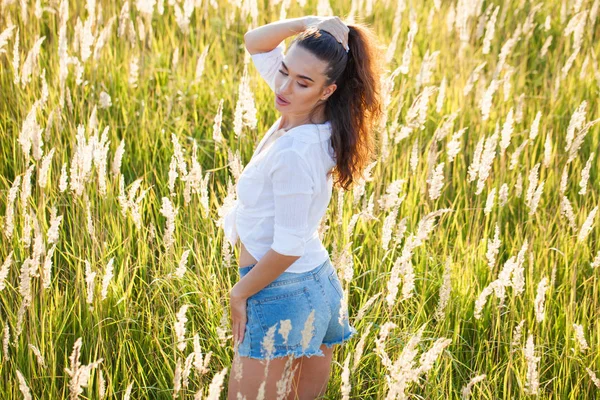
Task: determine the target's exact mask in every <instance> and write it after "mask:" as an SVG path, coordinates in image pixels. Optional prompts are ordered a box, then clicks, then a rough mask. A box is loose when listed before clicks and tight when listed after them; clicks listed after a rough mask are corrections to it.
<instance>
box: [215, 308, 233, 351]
mask: <svg viewBox="0 0 600 400" xmlns="http://www.w3.org/2000/svg"><path fill="white" fill-rule="evenodd" d="M228 323H229V316H228V310H227V308H225V309H224V310H223V315H221V320H220V321H219V326H217V336H218V337H219V341H220V342H221V345H222V346H224V345H225V342H226V341H227V339H229V338H231V337H233V335H229V336H228V335H227V331H228V329H227V324H228Z"/></svg>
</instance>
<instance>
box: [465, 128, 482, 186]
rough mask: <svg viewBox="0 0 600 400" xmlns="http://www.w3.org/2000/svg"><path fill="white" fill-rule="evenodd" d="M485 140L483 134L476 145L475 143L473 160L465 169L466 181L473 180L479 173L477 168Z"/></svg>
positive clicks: (479, 164)
mask: <svg viewBox="0 0 600 400" xmlns="http://www.w3.org/2000/svg"><path fill="white" fill-rule="evenodd" d="M484 141H485V136H482V137H480V138H479V141H478V142H477V145H475V152H474V153H473V160H472V161H471V164H470V165H469V170H468V171H467V173H468V176H467V182H473V181H474V180H475V179H476V178H477V175H478V174H479V168H480V166H481V155H482V153H483V144H484Z"/></svg>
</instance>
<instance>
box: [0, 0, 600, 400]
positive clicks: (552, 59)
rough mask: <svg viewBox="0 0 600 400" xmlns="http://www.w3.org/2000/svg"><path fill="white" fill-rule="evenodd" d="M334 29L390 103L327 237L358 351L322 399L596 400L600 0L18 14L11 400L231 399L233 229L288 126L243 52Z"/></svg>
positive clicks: (5, 284)
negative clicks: (310, 20)
mask: <svg viewBox="0 0 600 400" xmlns="http://www.w3.org/2000/svg"><path fill="white" fill-rule="evenodd" d="M159 5H161V7H159ZM328 6H330V7H331V9H332V12H333V14H334V15H339V16H342V17H346V16H348V15H354V18H356V19H357V20H361V21H365V22H367V23H368V24H370V25H371V26H372V28H373V29H374V30H375V31H376V32H377V34H378V35H379V37H380V39H381V42H382V43H383V44H384V45H385V46H384V47H383V50H382V51H387V56H388V57H387V59H388V61H389V63H388V65H387V66H386V69H387V72H386V74H385V76H383V77H382V79H383V80H384V82H385V83H386V85H384V86H385V87H387V88H388V89H389V91H386V92H384V93H383V95H384V96H385V100H386V104H387V110H386V119H385V121H384V123H383V124H382V125H381V126H379V127H376V129H374V130H373V134H374V135H376V137H377V141H378V143H379V147H378V154H379V157H378V159H377V161H375V162H374V163H373V164H372V165H371V166H370V167H369V169H368V171H367V173H366V174H365V175H366V176H365V179H364V180H361V181H359V182H357V184H356V186H355V188H354V189H353V190H352V191H349V192H344V191H341V190H336V191H335V193H334V195H333V197H332V202H331V203H332V204H330V207H329V209H328V212H327V214H326V216H325V217H324V218H323V222H322V226H321V229H320V233H321V236H322V239H323V242H324V244H325V245H326V246H327V247H328V249H330V251H331V254H332V261H333V264H334V265H335V266H336V267H337V268H339V270H340V276H341V277H342V278H343V279H342V280H343V284H344V289H345V292H346V295H345V298H346V299H347V303H348V304H347V306H348V309H349V312H350V322H351V324H353V325H354V326H355V327H356V328H357V330H358V332H359V335H357V339H356V340H355V341H354V340H353V341H350V342H349V343H348V344H346V345H345V346H343V347H339V348H336V352H335V362H334V364H333V368H332V378H331V380H330V382H329V387H328V391H327V396H326V397H327V398H361V399H363V398H369V399H379V398H381V399H395V398H405V397H407V396H412V397H415V398H416V397H420V398H421V397H422V398H427V399H433V398H444V399H445V398H460V397H464V398H466V397H469V396H472V397H473V398H481V399H491V398H507V399H512V398H526V397H538V398H543V399H546V398H548V399H549V398H595V397H596V396H597V393H598V390H600V381H599V380H598V378H597V377H596V376H597V374H598V373H600V359H599V358H598V354H600V352H599V351H598V349H599V346H600V328H599V325H598V322H597V321H598V317H599V311H598V310H599V309H600V299H599V290H598V277H599V274H600V269H599V268H598V267H599V266H600V244H599V243H600V242H599V240H598V239H599V237H600V228H599V227H598V226H599V224H598V223H597V219H598V217H597V215H596V212H597V209H598V205H599V196H598V194H599V189H600V187H599V186H598V182H599V180H598V173H599V172H600V171H599V163H598V153H599V152H598V148H599V146H600V135H599V130H598V124H597V122H598V118H600V117H599V114H600V104H599V102H598V91H599V89H600V70H599V67H598V60H597V56H598V53H599V52H600V47H599V46H598V43H600V40H599V34H600V32H599V29H600V28H599V24H598V22H597V15H598V11H599V1H598V0H593V1H592V0H579V1H573V2H569V1H566V0H563V1H557V0H551V1H545V2H541V3H533V2H529V1H526V0H520V1H517V0H515V1H512V2H508V1H507V2H467V1H461V0H458V1H456V2H454V1H451V2H443V4H442V2H441V1H439V0H437V1H433V2H414V3H412V4H410V3H409V2H406V3H405V2H404V1H402V0H401V1H398V2H394V1H390V0H385V1H383V0H382V1H369V0H368V1H367V2H355V3H353V4H351V3H350V2H343V1H337V2H333V3H331V4H329V3H327V2H326V1H320V2H319V3H316V2H314V1H310V2H298V3H296V2H294V3H293V4H290V3H288V2H283V3H278V4H272V3H269V4H266V3H264V2H261V4H259V5H258V6H257V7H258V8H255V7H253V6H252V3H251V2H248V3H245V2H244V3H234V2H216V1H204V2H200V1H197V2H186V3H183V2H179V1H174V0H173V1H168V2H164V1H163V2H158V3H156V4H155V3H154V2H152V1H149V2H146V3H145V2H128V3H125V2H123V1H119V2H110V1H100V2H98V3H95V2H94V1H88V2H87V3H84V2H82V1H78V2H75V3H72V4H67V3H66V2H64V1H63V2H61V1H58V0H53V1H43V2H26V1H24V2H17V1H8V0H4V1H3V2H2V3H1V5H0V11H1V12H0V91H1V96H0V190H1V193H0V222H1V225H0V226H2V234H0V244H1V246H0V328H1V329H2V331H1V332H2V343H3V345H2V351H1V352H0V355H1V362H0V397H1V398H7V399H8V398H10V399H12V398H67V397H70V398H76V397H78V396H81V397H85V398H102V397H108V398H129V397H131V398H140V399H141V398H144V399H146V398H153V399H154V398H161V399H162V398H173V397H179V398H194V397H195V398H201V397H202V398H204V397H208V398H215V399H216V398H219V393H220V395H221V396H223V394H224V390H223V391H221V389H222V386H223V385H224V384H223V382H224V380H226V379H229V375H230V371H231V363H232V357H233V346H232V342H231V339H232V336H231V329H230V321H229V313H228V294H229V290H230V288H231V286H232V285H233V284H234V283H235V281H236V280H237V279H238V273H237V269H236V268H237V263H236V257H235V255H234V253H233V250H232V249H231V248H230V247H229V246H228V245H227V241H226V240H224V237H223V231H222V225H221V217H222V215H223V213H224V211H225V210H226V208H227V206H228V205H229V204H230V203H231V200H232V198H233V196H235V190H234V185H235V182H236V180H237V178H238V177H239V174H240V172H241V169H242V168H243V166H244V164H245V163H246V162H247V161H248V160H249V158H250V156H251V154H252V151H253V149H254V147H255V144H256V142H257V140H258V139H260V137H261V135H262V134H263V132H265V130H266V129H267V128H268V127H269V126H270V125H271V124H272V122H273V121H274V119H275V118H276V115H275V109H274V107H273V103H272V102H273V98H272V96H273V95H272V93H271V92H270V91H269V89H268V87H267V85H266V84H265V83H264V82H262V81H261V80H260V78H259V76H258V74H257V72H256V71H255V70H254V69H253V67H252V66H251V65H250V64H251V63H250V59H249V56H248V54H245V50H244V46H243V34H244V33H245V32H246V31H247V30H248V29H249V28H251V27H253V26H256V25H257V24H264V23H267V22H270V21H273V20H276V19H278V18H280V16H281V15H286V16H287V17H297V16H302V15H307V14H317V13H319V12H323V11H322V10H327V8H328ZM113 17H114V18H113ZM105 28H106V29H105ZM150 28H151V29H150ZM103 29H105V31H104V33H101V32H102V31H103ZM103 43H104V44H103ZM245 63H248V65H247V66H245ZM245 68H247V74H248V76H249V77H250V78H251V79H250V80H249V84H248V85H245V84H242V83H243V82H244V80H243V76H244V71H245ZM240 98H241V99H244V101H238V100H239V99H240ZM359 338H360V339H359Z"/></svg>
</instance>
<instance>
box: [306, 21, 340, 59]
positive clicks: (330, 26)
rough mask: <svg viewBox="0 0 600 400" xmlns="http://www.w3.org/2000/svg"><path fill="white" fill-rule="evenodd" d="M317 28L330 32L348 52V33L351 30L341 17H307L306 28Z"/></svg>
mask: <svg viewBox="0 0 600 400" xmlns="http://www.w3.org/2000/svg"><path fill="white" fill-rule="evenodd" d="M311 27H315V28H317V29H321V30H324V31H326V32H329V33H330V34H331V35H332V36H333V37H334V38H335V39H336V40H337V41H338V42H340V43H341V44H342V46H344V49H346V50H348V32H350V29H349V28H348V27H347V26H346V24H344V23H343V22H342V20H341V19H340V18H339V17H319V16H316V15H310V16H307V17H306V28H307V29H308V28H311Z"/></svg>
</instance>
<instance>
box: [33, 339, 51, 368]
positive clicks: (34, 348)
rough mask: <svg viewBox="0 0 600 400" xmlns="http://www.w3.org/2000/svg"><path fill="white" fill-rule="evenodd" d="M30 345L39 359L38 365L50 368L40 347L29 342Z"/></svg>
mask: <svg viewBox="0 0 600 400" xmlns="http://www.w3.org/2000/svg"><path fill="white" fill-rule="evenodd" d="M28 346H29V348H30V349H31V350H32V351H33V354H35V358H36V360H37V363H38V365H39V366H40V367H42V368H48V365H46V360H44V356H43V355H42V353H41V352H40V349H38V348H37V347H36V346H34V345H32V344H31V343H29V344H28Z"/></svg>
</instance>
